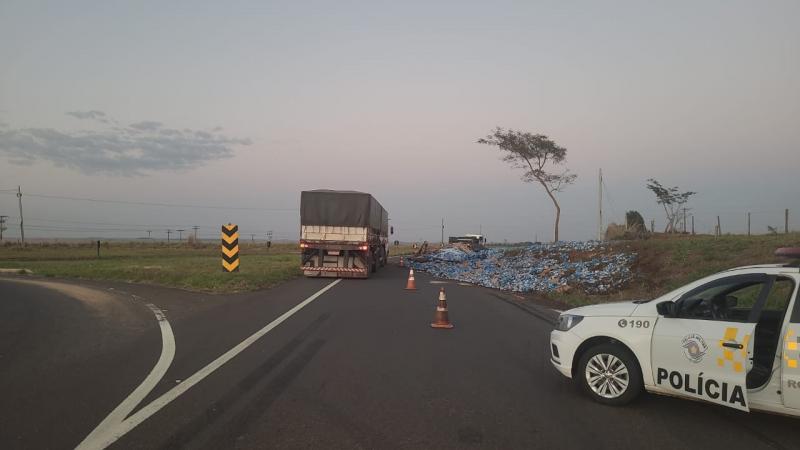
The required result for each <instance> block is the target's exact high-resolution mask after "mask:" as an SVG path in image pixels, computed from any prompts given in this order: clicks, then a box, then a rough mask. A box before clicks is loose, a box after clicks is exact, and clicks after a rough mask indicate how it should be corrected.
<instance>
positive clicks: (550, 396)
mask: <svg viewBox="0 0 800 450" xmlns="http://www.w3.org/2000/svg"><path fill="white" fill-rule="evenodd" d="M417 275H418V276H417V285H418V287H419V288H420V289H419V290H418V291H416V292H408V291H405V290H404V289H403V288H404V287H405V281H406V272H405V271H404V270H402V269H400V268H397V267H389V268H388V269H386V270H383V271H382V272H379V273H378V274H377V276H375V277H374V278H371V279H369V280H342V281H341V282H338V283H336V284H334V285H333V286H330V285H331V283H332V281H333V280H330V279H298V280H294V281H291V282H289V283H286V284H284V285H282V286H280V287H277V288H275V289H272V290H268V291H263V292H256V293H247V294H237V295H224V296H219V295H204V294H195V293H188V292H184V291H179V290H172V289H164V288H157V287H149V286H142V285H127V284H108V283H106V284H99V283H81V284H80V285H77V283H73V282H62V283H59V284H58V285H48V286H42V285H38V284H31V283H21V282H19V281H18V280H19V279H13V280H10V279H8V278H6V279H0V338H1V339H0V367H1V368H2V370H0V398H2V399H3V401H2V402H0V448H4V449H5V448H26V449H27V448H75V447H76V446H78V445H79V444H81V443H83V445H84V448H92V446H95V447H96V446H102V445H106V444H105V443H108V444H110V448H120V449H123V448H124V449H127V448H142V449H145V448H146V449H151V448H154V449H160V448H163V449H169V448H201V449H220V448H242V449H246V448H326V449H328V448H390V449H392V448H437V447H438V448H541V449H558V448H564V449H569V448H592V449H605V448H608V449H619V448H642V447H645V448H649V449H673V448H698V449H714V448H720V449H723V448H724V449H749V450H753V449H762V448H763V449H770V448H777V449H795V448H800V434H798V433H797V431H796V430H797V427H798V425H800V421H798V420H797V419H791V418H786V417H781V416H775V415H767V414H762V413H752V414H744V413H739V412H736V411H733V410H728V409H724V408H721V407H717V406H710V405H705V404H701V403H695V402H691V401H686V400H678V399H672V398H667V397H659V396H652V395H644V396H643V397H642V398H641V399H640V400H638V401H637V402H636V403H635V404H633V405H631V406H629V407H624V408H613V407H607V406H602V405H599V404H596V403H593V402H592V401H591V400H589V399H588V398H587V397H584V396H583V395H581V394H580V393H579V392H578V391H577V390H576V389H575V388H574V387H573V385H572V384H571V382H569V381H568V380H566V379H565V378H563V377H562V376H560V375H559V374H557V373H556V371H555V370H554V369H553V368H552V367H551V366H550V362H549V353H548V349H547V348H548V336H549V332H550V330H551V328H552V325H551V323H549V322H547V321H545V320H543V319H542V318H540V317H539V316H537V315H534V314H532V313H530V312H529V311H527V310H526V309H523V308H520V307H518V306H517V305H514V304H512V303H510V302H509V301H507V300H503V299H501V298H498V296H497V295H496V294H495V293H494V292H493V291H491V290H487V289H483V288H476V287H472V286H462V285H459V284H458V283H455V282H444V283H443V284H442V283H441V282H437V281H435V280H431V279H430V278H428V277H426V276H425V275H424V274H417ZM65 286H66V287H65ZM76 286H78V287H76ZM69 287H72V288H73V289H83V290H82V291H80V292H75V291H74V290H73V291H70V289H69ZM326 287H327V290H326V291H325V292H323V293H321V294H319V295H316V296H315V294H318V293H319V291H320V290H321V289H323V288H326ZM440 287H445V288H446V291H447V298H448V305H449V308H450V317H451V320H452V322H453V323H454V324H455V328H454V329H452V330H436V329H432V328H430V326H429V323H430V322H431V320H432V319H433V313H434V309H435V305H436V299H437V292H438V290H439V288H440ZM91 293H94V295H93V296H92V295H90V294H91ZM87 295H88V297H92V298H87ZM148 305H149V306H148ZM298 305H300V306H301V307H300V308H297V307H298ZM287 311H289V312H292V311H294V312H293V313H292V314H290V315H286V314H285V313H287ZM265 327H266V329H267V331H265ZM165 330H166V331H165ZM254 333H260V334H257V335H256V337H257V338H254V339H251V340H250V341H249V342H248V341H245V340H246V339H247V338H248V337H250V336H253V335H254ZM170 336H171V338H172V341H173V342H174V347H173V350H174V351H173V352H172V354H170V353H171V352H170V351H168V350H167V349H168V348H169V345H166V344H168V343H169V342H168V341H169V337H170ZM243 341H245V342H244V344H247V345H244V344H243ZM237 346H238V347H237ZM232 349H234V350H232ZM226 352H228V353H226ZM223 355H227V357H224V358H223V360H224V361H222V362H221V363H220V357H221V356H223ZM159 365H160V368H158V367H159ZM145 379H148V380H149V381H148V382H147V383H143V380H145ZM125 401H127V403H128V404H130V405H131V406H130V408H131V409H130V411H127V410H125V408H124V407H123V408H122V410H123V411H122V413H120V412H119V411H120V410H117V416H115V415H114V414H112V411H115V408H120V406H119V405H120V404H122V403H124V402H125ZM123 406H124V405H123ZM120 414H121V415H120ZM101 425H102V426H101ZM88 437H91V439H88V440H87V438H88Z"/></svg>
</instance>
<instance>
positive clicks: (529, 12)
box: [0, 0, 800, 241]
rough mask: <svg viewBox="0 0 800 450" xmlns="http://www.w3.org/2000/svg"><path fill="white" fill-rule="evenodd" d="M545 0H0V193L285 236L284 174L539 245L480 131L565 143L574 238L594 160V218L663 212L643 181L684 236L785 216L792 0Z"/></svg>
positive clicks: (799, 137) (512, 180)
mask: <svg viewBox="0 0 800 450" xmlns="http://www.w3.org/2000/svg"><path fill="white" fill-rule="evenodd" d="M567 3H568V2H561V1H554V2H533V1H524V2H499V1H495V2H466V1H453V2H429V1H425V2H416V1H404V2H398V1H391V2H390V1H386V2H381V1H375V0H372V1H364V2H348V1H336V2H333V1H328V2H303V1H287V2H264V1H252V2H244V1H242V2H209V3H203V2H177V1H175V2H151V3H147V2H119V1H97V2H38V1H31V0H26V1H19V2H17V1H9V0H0V190H5V189H12V188H13V189H15V188H16V186H17V185H21V186H22V189H23V191H24V192H26V193H31V194H40V195H48V196H61V197H78V198H94V199H112V200H127V201H134V202H159V203H171V204H188V205H202V206H220V205H228V206H232V207H242V208H264V209H263V210H257V209H250V210H247V209H239V210H234V209H229V210H219V209H213V208H179V207H158V206H143V205H131V204H128V205H125V204H111V203H98V202H88V201H75V200H66V199H54V198H46V197H34V196H26V197H24V198H23V200H24V202H25V203H24V207H25V218H26V225H28V227H26V228H27V230H26V235H27V236H32V237H36V236H40V237H41V236H64V237H90V236H98V237H115V236H116V237H123V236H124V237H140V236H146V235H147V234H146V233H145V232H144V230H146V229H151V230H153V236H155V237H165V236H166V235H165V233H164V230H165V229H166V228H172V229H175V228H187V229H188V228H190V227H191V226H192V225H200V226H201V234H205V235H208V236H215V235H216V234H217V232H218V227H219V225H220V224H221V223H224V222H228V221H232V222H236V223H239V224H240V227H241V229H242V232H243V234H248V233H264V232H266V230H274V232H275V236H276V238H296V236H297V233H298V215H299V214H298V212H297V210H296V209H297V208H298V203H299V192H300V191H301V190H303V189H314V188H333V189H355V190H362V191H367V192H370V193H372V194H374V195H375V196H376V198H378V200H379V201H380V202H381V203H383V205H384V206H385V207H386V208H387V209H388V210H389V213H390V216H391V218H392V223H393V225H394V226H395V229H396V231H397V235H396V236H395V237H396V238H398V239H401V240H411V239H431V240H438V238H439V235H440V220H441V218H442V217H444V218H445V222H446V226H447V228H446V234H448V235H450V234H460V233H469V232H477V231H478V229H479V228H481V227H482V229H483V232H484V233H485V234H487V235H488V237H489V238H490V240H502V239H508V240H510V241H517V240H532V239H534V238H536V237H538V238H539V239H542V240H544V239H549V238H551V237H552V230H551V227H552V220H553V207H552V204H551V203H550V201H549V199H548V198H547V197H546V195H545V194H544V192H543V191H542V190H541V189H539V188H537V187H536V186H534V185H528V184H524V183H522V181H520V178H519V175H521V174H520V173H519V172H517V171H514V170H513V169H511V168H509V167H507V166H506V165H505V164H504V163H503V162H502V161H500V160H499V158H498V157H499V153H498V151H497V150H495V149H492V148H490V147H487V146H482V145H479V144H476V143H475V141H476V140H477V139H478V138H480V137H483V136H484V135H486V134H487V133H488V132H489V131H491V130H492V128H494V127H495V126H502V127H506V128H515V129H522V130H527V131H531V132H536V133H543V134H546V135H548V136H550V137H551V138H553V139H554V140H555V141H556V142H558V143H559V144H560V145H562V146H564V147H566V148H567V149H568V152H567V165H568V167H569V168H570V169H571V170H572V171H573V172H575V173H577V174H578V181H577V183H576V184H575V185H573V186H570V187H568V188H567V190H566V191H565V192H564V193H563V194H562V195H561V196H560V198H561V202H562V209H563V214H562V238H566V239H587V238H590V237H592V236H594V235H595V233H596V229H597V170H598V169H599V168H600V167H602V168H603V171H604V174H605V177H606V184H607V188H608V192H607V194H608V195H607V197H606V200H607V206H608V208H609V209H608V214H609V215H610V216H611V217H609V220H615V219H616V220H621V218H622V216H623V215H624V212H625V210H627V209H636V210H639V211H641V212H642V214H643V215H644V216H645V218H646V219H647V220H648V221H649V219H650V218H655V219H656V226H657V227H659V226H662V227H663V224H664V218H663V212H660V211H659V209H658V207H657V205H656V204H655V201H654V198H653V196H652V194H651V193H650V192H649V191H647V190H646V189H645V188H644V184H645V180H646V179H647V178H650V177H654V178H657V179H658V180H660V181H661V182H662V183H664V184H667V185H679V186H681V187H683V188H685V189H691V190H694V191H698V192H699V194H698V195H697V196H696V198H695V199H694V200H693V201H692V202H691V204H690V206H691V207H693V208H694V211H695V213H696V225H697V228H698V230H699V231H703V232H708V231H710V230H711V229H712V224H713V223H714V222H715V221H716V216H717V215H718V214H719V215H720V216H721V218H722V222H723V231H742V230H743V229H744V227H745V225H746V212H747V211H751V212H753V229H754V231H756V232H765V231H766V227H767V225H773V226H779V225H780V226H782V223H783V209H784V208H790V209H791V210H792V211H793V216H792V217H793V225H794V227H795V228H798V229H800V198H799V197H800V196H799V195H798V194H800V190H799V189H798V182H797V179H798V175H797V169H798V168H800V145H798V143H800V27H799V26H798V18H799V17H800V2H797V1H794V0H792V1H763V2H755V1H746V2H738V1H730V0H725V1H699V2H698V1H691V2H689V1H686V2H675V1H670V2H661V3H660V4H656V2H649V1H648V2H642V1H635V2H594V1H591V2H569V4H567ZM0 194H2V195H0V214H3V215H9V216H11V218H10V219H9V222H10V223H11V224H13V223H16V222H18V217H17V216H18V215H19V214H18V211H17V202H16V197H14V196H13V195H12V194H13V193H10V192H0ZM9 228H10V229H9V230H8V231H7V232H6V235H7V236H11V237H15V236H18V235H19V232H18V230H17V228H16V227H15V226H13V225H11V226H10V227H9ZM244 238H245V239H246V238H249V236H245V237H244Z"/></svg>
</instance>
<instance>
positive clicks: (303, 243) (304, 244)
mask: <svg viewBox="0 0 800 450" xmlns="http://www.w3.org/2000/svg"><path fill="white" fill-rule="evenodd" d="M300 248H308V244H306V243H305V242H301V243H300Z"/></svg>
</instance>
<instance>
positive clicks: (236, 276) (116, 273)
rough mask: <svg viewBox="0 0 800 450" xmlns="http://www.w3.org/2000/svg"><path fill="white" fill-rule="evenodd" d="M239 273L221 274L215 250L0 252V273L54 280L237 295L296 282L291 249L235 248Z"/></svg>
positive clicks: (42, 248)
mask: <svg viewBox="0 0 800 450" xmlns="http://www.w3.org/2000/svg"><path fill="white" fill-rule="evenodd" d="M240 248H241V251H240V261H241V265H240V270H239V272H235V273H224V272H223V271H222V266H221V257H220V247H219V245H212V244H201V245H199V246H189V245H188V244H187V243H185V242H184V243H180V244H170V245H166V244H160V243H146V244H145V243H138V242H117V243H114V242H112V243H110V244H104V245H101V248H100V258H99V259H98V258H97V250H96V248H95V247H93V246H90V245H74V244H52V243H48V244H33V245H28V246H27V247H25V248H20V247H16V246H5V247H0V268H14V269H29V270H31V271H33V273H34V274H35V275H41V276H46V277H59V278H78V279H91V280H113V281H127V282H134V283H152V284H158V285H163V286H171V287H177V288H182V289H188V290H197V291H207V292H239V291H250V290H256V289H262V288H266V287H270V286H274V285H276V284H278V283H281V282H283V281H286V280H289V279H291V278H294V277H297V276H299V275H300V274H301V272H300V269H299V267H300V261H299V258H300V256H299V252H298V250H297V247H296V245H294V244H276V245H273V246H272V248H270V249H269V250H268V249H267V248H266V247H265V246H264V245H263V244H262V245H252V244H241V245H240Z"/></svg>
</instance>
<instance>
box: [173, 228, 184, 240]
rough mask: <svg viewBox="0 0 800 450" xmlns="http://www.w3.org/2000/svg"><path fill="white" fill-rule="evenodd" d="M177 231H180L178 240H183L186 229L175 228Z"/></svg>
mask: <svg viewBox="0 0 800 450" xmlns="http://www.w3.org/2000/svg"><path fill="white" fill-rule="evenodd" d="M175 231H177V232H178V240H179V241H182V240H183V232H184V231H186V230H175Z"/></svg>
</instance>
